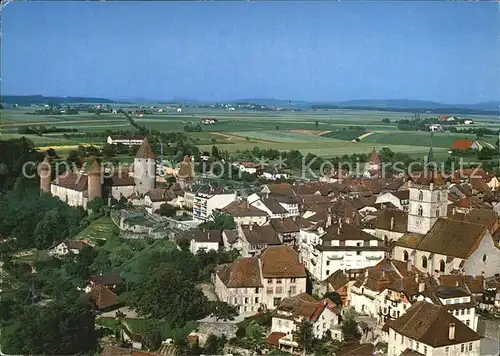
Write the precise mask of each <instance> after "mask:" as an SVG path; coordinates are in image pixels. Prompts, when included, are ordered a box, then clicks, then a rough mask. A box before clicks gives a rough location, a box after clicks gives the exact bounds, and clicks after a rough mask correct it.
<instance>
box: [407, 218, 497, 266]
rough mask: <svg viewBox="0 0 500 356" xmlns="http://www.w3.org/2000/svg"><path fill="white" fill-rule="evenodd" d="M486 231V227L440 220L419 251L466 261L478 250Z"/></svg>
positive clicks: (427, 235)
mask: <svg viewBox="0 0 500 356" xmlns="http://www.w3.org/2000/svg"><path fill="white" fill-rule="evenodd" d="M486 231H487V227H486V226H484V225H480V224H472V223H465V222H461V221H455V220H449V219H442V218H440V219H438V220H437V221H436V223H435V224H434V225H433V226H432V228H431V229H430V230H429V232H428V233H427V234H426V235H425V236H424V237H423V239H422V241H421V242H420V243H419V244H418V247H417V249H418V250H423V251H428V252H433V253H439V254H442V255H445V256H453V257H458V258H464V259H465V258H468V257H469V256H470V255H471V254H472V253H473V252H474V251H475V250H476V249H477V247H478V246H479V243H480V240H481V238H482V237H483V236H484V234H485V232H486Z"/></svg>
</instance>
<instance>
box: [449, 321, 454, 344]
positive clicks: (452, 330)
mask: <svg viewBox="0 0 500 356" xmlns="http://www.w3.org/2000/svg"><path fill="white" fill-rule="evenodd" d="M448 339H450V340H455V323H450V328H449V329H448Z"/></svg>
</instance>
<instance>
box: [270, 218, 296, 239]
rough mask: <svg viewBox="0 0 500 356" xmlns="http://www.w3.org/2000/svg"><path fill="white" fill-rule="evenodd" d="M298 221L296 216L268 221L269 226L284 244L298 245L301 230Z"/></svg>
mask: <svg viewBox="0 0 500 356" xmlns="http://www.w3.org/2000/svg"><path fill="white" fill-rule="evenodd" d="M296 219H297V217H295V216H294V217H293V218H281V219H270V220H269V221H268V223H269V225H270V226H271V227H272V228H273V230H274V231H276V233H277V234H278V238H279V239H280V241H281V243H282V244H285V245H297V240H298V236H299V232H300V229H299V227H298V226H297V224H296V223H295V221H296Z"/></svg>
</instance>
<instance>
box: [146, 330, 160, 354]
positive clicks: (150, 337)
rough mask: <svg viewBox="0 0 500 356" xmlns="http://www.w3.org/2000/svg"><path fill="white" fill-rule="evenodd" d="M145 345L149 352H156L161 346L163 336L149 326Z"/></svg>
mask: <svg viewBox="0 0 500 356" xmlns="http://www.w3.org/2000/svg"><path fill="white" fill-rule="evenodd" d="M144 343H145V344H146V346H147V347H148V349H149V351H156V350H158V349H159V348H160V346H161V335H160V333H159V332H158V330H157V329H156V328H154V327H152V326H149V327H148V329H147V330H146V332H145V335H144Z"/></svg>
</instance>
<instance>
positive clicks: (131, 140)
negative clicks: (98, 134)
mask: <svg viewBox="0 0 500 356" xmlns="http://www.w3.org/2000/svg"><path fill="white" fill-rule="evenodd" d="M142 141H144V136H117V135H111V136H108V138H107V140H106V142H107V143H108V144H110V145H117V144H119V143H120V144H122V145H125V146H140V145H141V144H142Z"/></svg>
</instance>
